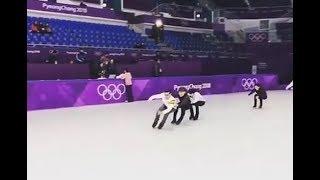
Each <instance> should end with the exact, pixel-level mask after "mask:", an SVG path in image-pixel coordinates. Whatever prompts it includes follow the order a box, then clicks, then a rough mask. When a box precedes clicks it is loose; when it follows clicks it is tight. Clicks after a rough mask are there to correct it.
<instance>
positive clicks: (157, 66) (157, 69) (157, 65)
mask: <svg viewBox="0 0 320 180" xmlns="http://www.w3.org/2000/svg"><path fill="white" fill-rule="evenodd" d="M160 69H161V64H160V63H158V62H156V63H155V64H154V76H156V77H158V76H160V75H161V73H162V72H160Z"/></svg>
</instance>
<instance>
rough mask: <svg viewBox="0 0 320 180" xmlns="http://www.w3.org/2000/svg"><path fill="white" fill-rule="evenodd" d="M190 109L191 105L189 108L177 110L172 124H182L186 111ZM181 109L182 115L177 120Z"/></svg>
mask: <svg viewBox="0 0 320 180" xmlns="http://www.w3.org/2000/svg"><path fill="white" fill-rule="evenodd" d="M190 108H191V105H190V106H189V107H183V108H178V109H176V110H175V111H174V113H173V120H172V121H171V123H172V124H177V125H179V124H180V123H181V121H182V120H183V117H184V115H185V113H186V110H188V109H190ZM179 109H181V115H180V118H179V119H178V120H177V114H178V110H179Z"/></svg>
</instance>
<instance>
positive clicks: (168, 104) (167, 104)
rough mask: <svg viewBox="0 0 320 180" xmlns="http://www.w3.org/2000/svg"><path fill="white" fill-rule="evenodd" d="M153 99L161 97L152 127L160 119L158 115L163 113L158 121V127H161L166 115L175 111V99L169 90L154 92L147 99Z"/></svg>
mask: <svg viewBox="0 0 320 180" xmlns="http://www.w3.org/2000/svg"><path fill="white" fill-rule="evenodd" d="M154 99H162V102H163V105H162V106H160V108H159V109H158V111H157V114H156V117H155V119H154V122H153V124H152V127H153V128H155V127H156V126H157V125H158V121H159V119H160V115H163V118H162V121H161V122H160V124H159V126H158V129H161V128H162V127H163V126H164V123H165V122H166V120H167V118H168V116H169V114H170V113H172V112H175V110H176V109H177V106H178V104H177V100H176V99H175V98H174V97H173V96H172V95H171V93H170V92H169V91H166V92H163V93H161V94H155V95H153V96H151V97H150V98H149V99H148V101H151V100H154Z"/></svg>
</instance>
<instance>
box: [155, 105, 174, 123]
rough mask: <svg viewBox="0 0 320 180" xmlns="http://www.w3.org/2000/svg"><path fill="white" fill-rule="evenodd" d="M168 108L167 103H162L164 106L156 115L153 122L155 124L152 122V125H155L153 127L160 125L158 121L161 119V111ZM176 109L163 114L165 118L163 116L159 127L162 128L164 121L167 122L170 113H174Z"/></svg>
mask: <svg viewBox="0 0 320 180" xmlns="http://www.w3.org/2000/svg"><path fill="white" fill-rule="evenodd" d="M166 109H167V107H166V106H165V105H162V106H161V107H160V108H159V109H158V111H157V114H156V117H155V119H154V122H153V124H152V127H153V128H155V127H156V126H157V125H158V121H159V119H160V113H161V112H162V111H164V110H166ZM174 111H175V109H172V110H171V111H169V112H168V113H166V114H164V115H163V118H162V120H161V122H160V124H159V126H158V129H161V128H162V127H163V126H164V123H166V120H167V118H168V116H169V114H170V113H172V112H174Z"/></svg>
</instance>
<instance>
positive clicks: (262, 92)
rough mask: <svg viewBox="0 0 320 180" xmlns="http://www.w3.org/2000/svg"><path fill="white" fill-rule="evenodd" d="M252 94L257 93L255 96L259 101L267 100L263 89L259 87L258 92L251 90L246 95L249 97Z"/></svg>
mask: <svg viewBox="0 0 320 180" xmlns="http://www.w3.org/2000/svg"><path fill="white" fill-rule="evenodd" d="M253 93H257V95H258V96H259V98H261V99H267V92H266V91H265V90H264V88H263V87H260V88H259V90H256V89H253V90H252V91H251V92H250V93H249V94H248V95H249V96H250V95H251V94H253Z"/></svg>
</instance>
